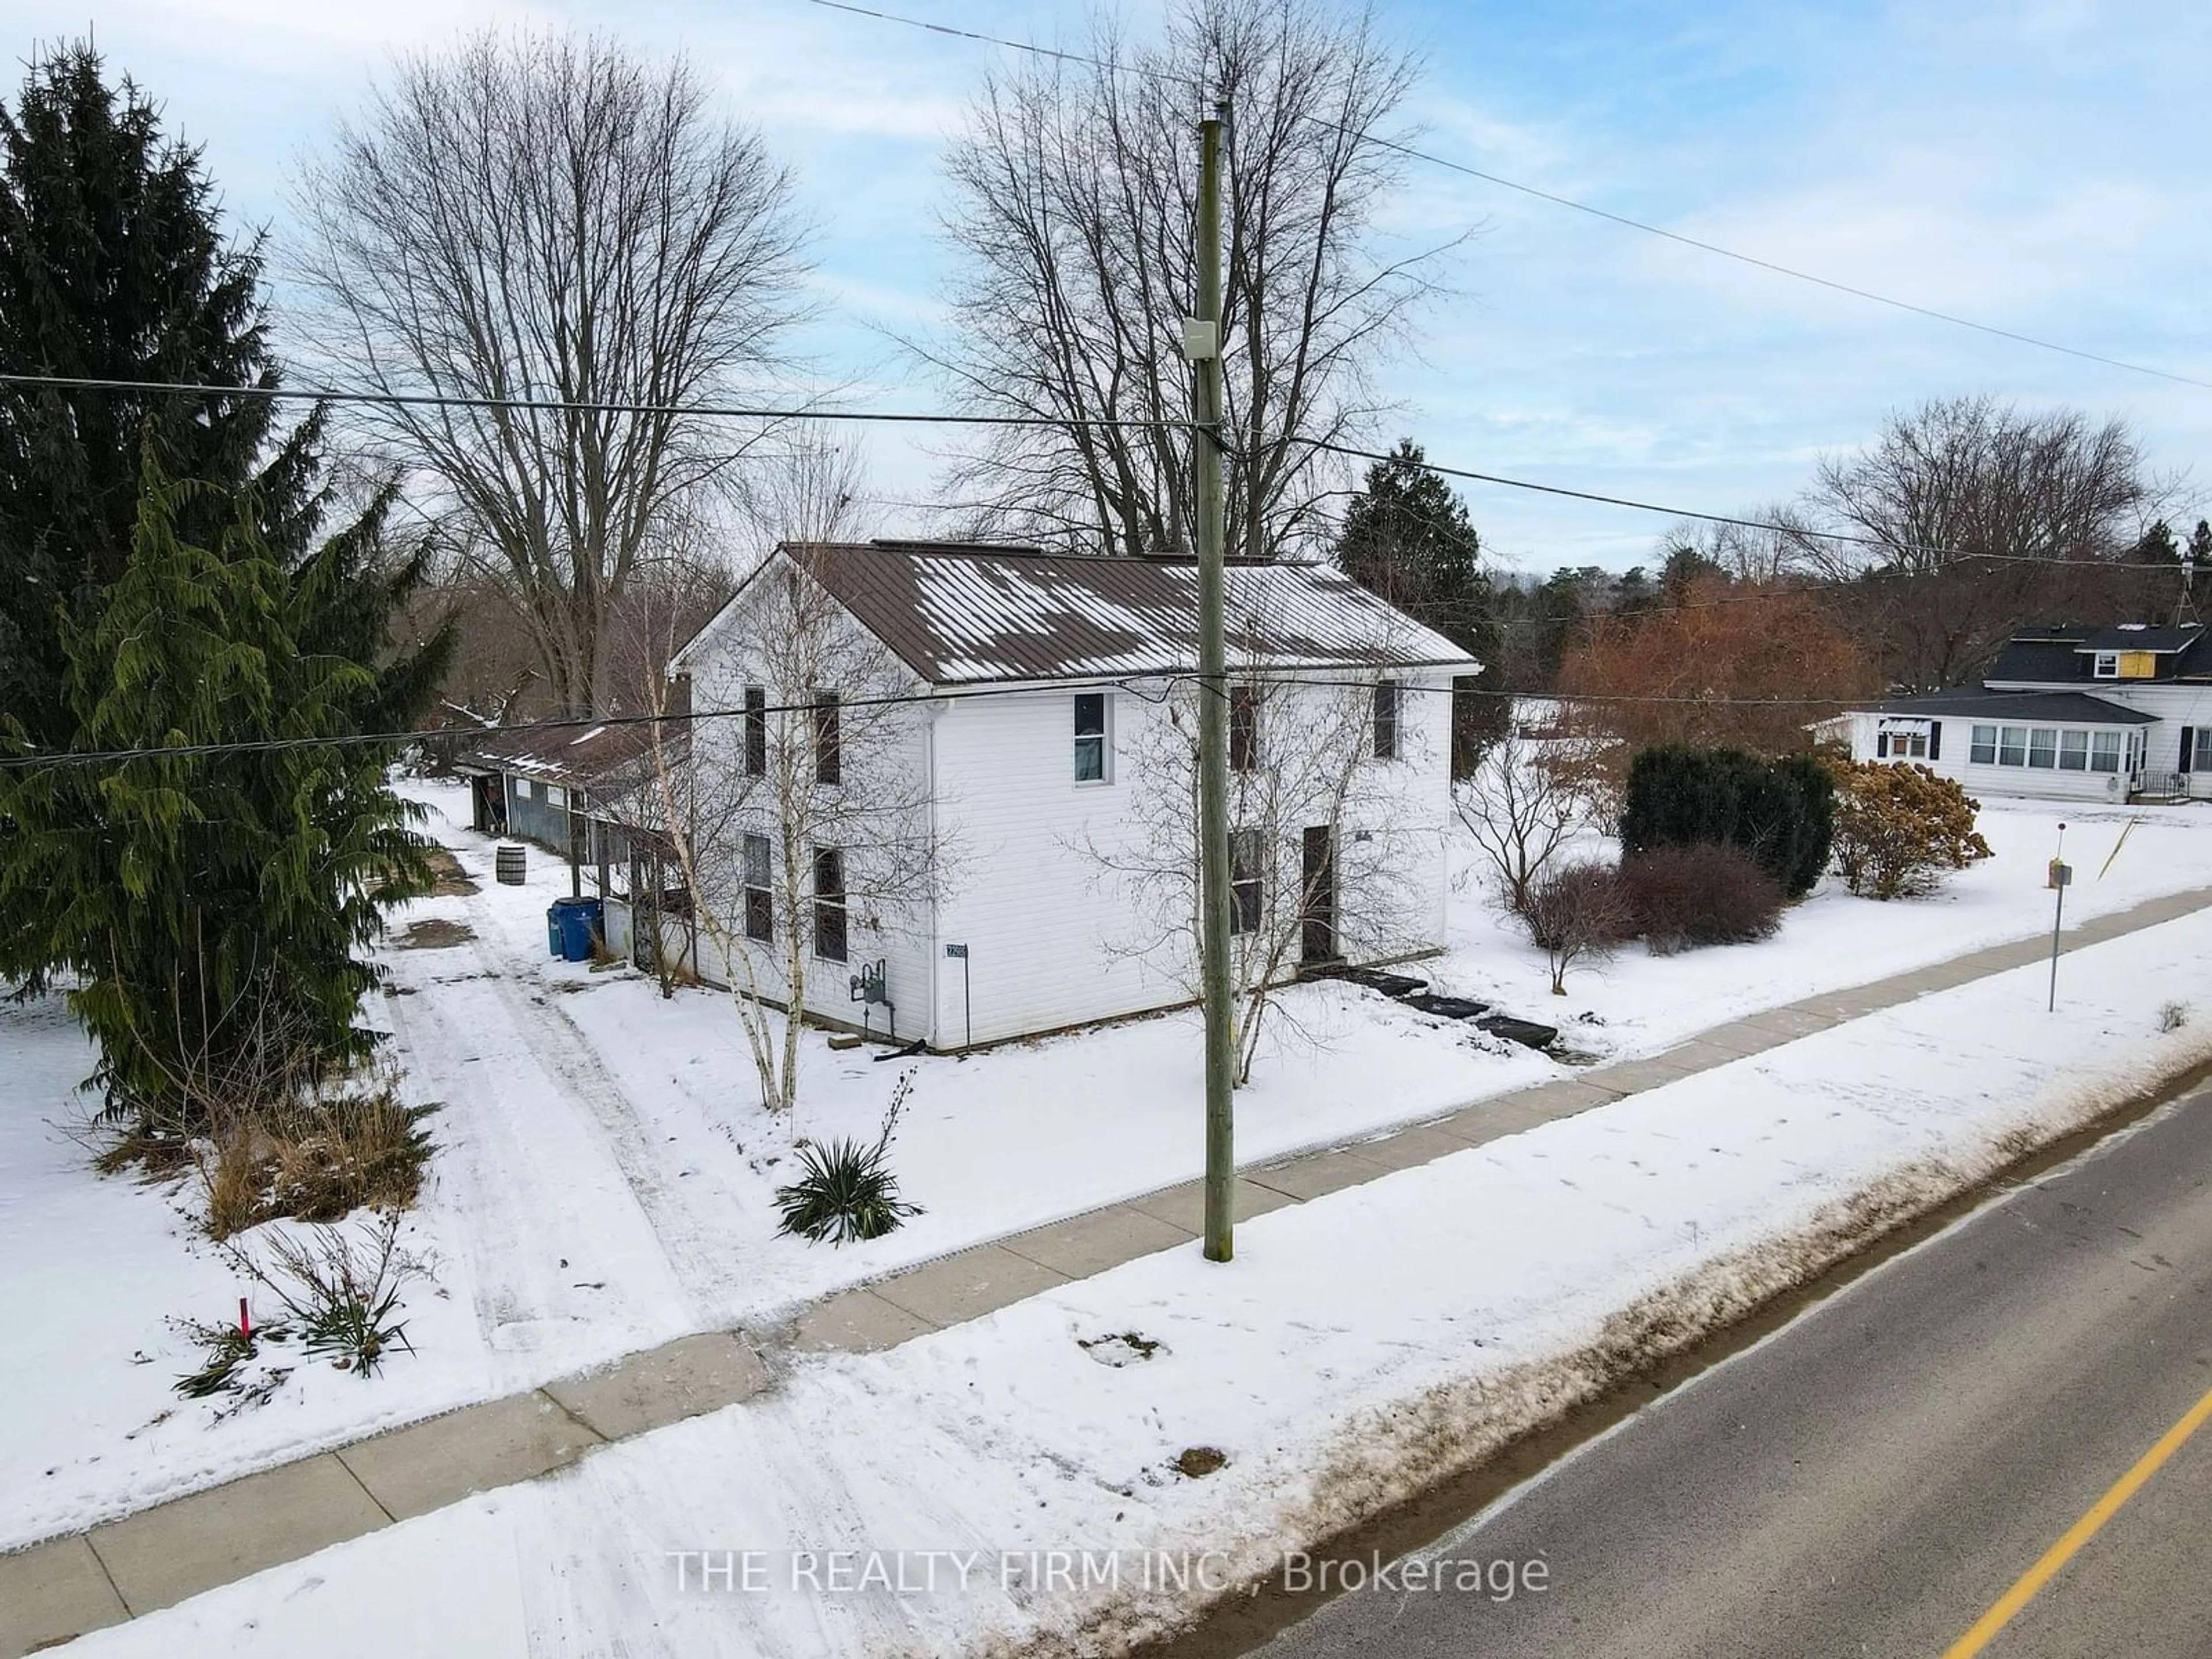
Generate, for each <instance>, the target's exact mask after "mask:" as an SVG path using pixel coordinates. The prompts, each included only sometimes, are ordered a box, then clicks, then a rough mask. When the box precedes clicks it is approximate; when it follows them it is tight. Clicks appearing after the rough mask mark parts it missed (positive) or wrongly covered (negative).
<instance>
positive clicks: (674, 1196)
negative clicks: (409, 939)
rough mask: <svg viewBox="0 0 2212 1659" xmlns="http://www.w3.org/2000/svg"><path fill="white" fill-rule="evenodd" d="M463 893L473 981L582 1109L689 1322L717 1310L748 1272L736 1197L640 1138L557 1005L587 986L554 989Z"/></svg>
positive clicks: (632, 1109)
mask: <svg viewBox="0 0 2212 1659" xmlns="http://www.w3.org/2000/svg"><path fill="white" fill-rule="evenodd" d="M468 903H469V908H470V910H471V912H472V920H473V921H474V923H475V927H476V934H477V937H476V938H475V939H473V940H472V941H471V949H472V950H473V951H474V953H475V955H476V957H477V961H478V962H479V963H481V964H482V966H483V970H484V971H485V973H486V975H487V977H486V979H485V980H483V981H481V982H482V983H483V984H485V985H488V986H489V987H491V988H492V991H493V994H495V995H496V996H497V997H498V998H499V1000H500V1001H501V1003H502V1004H503V1006H505V1007H506V1009H507V1012H508V1015H509V1017H510V1018H511V1019H512V1020H513V1023H514V1024H515V1025H516V1026H517V1027H518V1029H520V1030H525V1031H526V1032H527V1033H529V1035H530V1036H531V1038H532V1054H533V1056H534V1058H535V1059H536V1060H537V1061H538V1064H539V1065H540V1066H543V1067H544V1068H545V1069H546V1070H547V1071H549V1072H550V1073H553V1074H554V1076H555V1077H556V1079H557V1080H558V1081H559V1082H560V1084H561V1085H562V1087H563V1088H564V1089H565V1091H566V1092H567V1095H568V1098H569V1099H571V1100H573V1101H574V1103H576V1104H577V1105H579V1106H580V1107H581V1108H582V1109H584V1111H585V1112H586V1114H588V1115H589V1116H590V1119H591V1121H592V1123H593V1124H594V1125H595V1126H596V1127H597V1129H598V1131H599V1136H600V1138H601V1140H602V1142H603V1144H604V1146H605V1151H606V1153H607V1155H608V1157H609V1158H610V1159H611V1162H612V1164H613V1165H614V1167H615V1169H616V1170H617V1171H618V1172H619V1173H620V1175H621V1176H622V1179H623V1182H625V1183H626V1184H627V1185H628V1187H629V1191H630V1194H631V1196H632V1197H633V1198H634V1199H635V1200H636V1203H637V1206H638V1207H639V1209H640V1210H641V1211H642V1212H643V1213H644V1215H645V1218H646V1220H647V1224H648V1225H650V1226H651V1227H652V1229H653V1236H654V1237H655V1238H656V1239H657V1240H658V1241H659V1245H660V1249H661V1250H662V1252H663V1254H664V1255H665V1256H666V1258H667V1260H668V1261H669V1262H670V1264H671V1267H672V1269H673V1270H674V1272H675V1273H676V1276H677V1280H678V1285H680V1286H681V1288H682V1290H683V1291H684V1293H685V1295H686V1297H687V1298H688V1300H689V1302H690V1306H691V1310H692V1313H693V1317H694V1320H695V1328H702V1327H704V1326H706V1325H708V1324H710V1323H714V1322H716V1321H717V1320H718V1319H720V1318H724V1317H727V1316H728V1310H731V1309H732V1308H734V1307H735V1306H737V1305H738V1304H740V1303H741V1301H742V1300H743V1297H744V1292H745V1290H746V1288H747V1286H748V1285H749V1284H750V1282H751V1281H750V1278H749V1276H748V1275H747V1273H745V1271H744V1268H745V1261H746V1254H745V1246H744V1240H743V1239H741V1238H740V1237H738V1234H737V1233H736V1231H734V1230H733V1229H732V1227H731V1226H730V1225H729V1222H730V1219H731V1218H732V1217H733V1216H734V1215H735V1214H736V1213H737V1209H738V1205H739V1203H740V1202H741V1201H742V1200H740V1199H739V1198H738V1195H737V1194H733V1193H731V1192H729V1191H728V1190H727V1189H726V1188H725V1187H724V1186H723V1184H722V1183H721V1182H718V1181H716V1180H715V1179H714V1177H713V1176H712V1174H711V1172H709V1171H708V1170H700V1171H698V1172H697V1173H696V1176H684V1175H681V1174H679V1173H678V1171H677V1170H676V1169H675V1168H673V1167H672V1166H671V1161H670V1160H669V1158H667V1157H666V1156H665V1154H664V1153H663V1152H662V1151H661V1148H660V1147H659V1146H657V1145H656V1144H654V1143H653V1141H652V1140H651V1139H649V1138H648V1136H647V1131H646V1128H645V1125H644V1121H643V1120H642V1119H641V1116H640V1115H639V1112H638V1109H637V1108H636V1106H635V1104H634V1103H632V1101H631V1100H630V1098H629V1096H628V1095H627V1094H626V1093H625V1092H624V1091H623V1087H622V1085H621V1083H620V1082H619V1081H617V1079H616V1078H615V1076H614V1074H613V1073H611V1072H610V1071H609V1070H608V1069H607V1067H606V1066H605V1064H604V1063H603V1062H602V1061H601V1060H600V1059H599V1054H598V1051H597V1050H596V1049H595V1048H593V1047H592V1042H591V1040H590V1038H588V1037H586V1036H585V1035H584V1033H583V1031H582V1030H580V1028H579V1027H578V1026H577V1024H575V1022H574V1020H572V1019H571V1018H569V1017H568V1013H567V1012H565V1011H564V1010H563V1009H562V1007H561V1006H559V998H560V997H561V996H562V995H564V994H565V995H578V996H586V995H589V994H591V993H590V992H589V991H588V990H585V991H577V992H570V993H563V992H560V991H557V990H554V989H552V988H551V987H550V985H547V984H546V982H545V981H540V980H539V979H538V975H537V972H536V968H535V964H534V963H529V962H525V961H523V960H520V958H519V957H517V956H516V954H515V953H514V952H513V951H512V950H510V949H508V948H507V947H505V946H504V945H502V944H501V941H500V939H499V938H498V935H497V933H496V932H495V927H496V924H495V921H493V919H492V917H491V916H490V915H489V914H488V911H487V909H486V907H485V904H484V901H483V898H482V897H481V896H471V898H470V899H469V901H468ZM532 987H543V988H536V989H534V988H532Z"/></svg>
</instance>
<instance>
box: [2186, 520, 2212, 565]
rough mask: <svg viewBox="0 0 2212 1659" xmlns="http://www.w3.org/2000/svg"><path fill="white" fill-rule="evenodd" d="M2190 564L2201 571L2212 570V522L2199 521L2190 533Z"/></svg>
mask: <svg viewBox="0 0 2212 1659" xmlns="http://www.w3.org/2000/svg"><path fill="white" fill-rule="evenodd" d="M2189 562H2190V563H2191V565H2194V566H2195V567H2196V568H2198V569H2200V570H2212V520H2204V519H2199V520H2197V528H2196V529H2195V530H2194V531H2192V532H2191V533H2190V537H2189Z"/></svg>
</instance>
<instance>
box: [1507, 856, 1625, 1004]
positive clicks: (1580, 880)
mask: <svg viewBox="0 0 2212 1659" xmlns="http://www.w3.org/2000/svg"><path fill="white" fill-rule="evenodd" d="M1521 920H1522V922H1523V923H1524V924H1525V925H1526V926H1527V927H1528V938H1529V939H1530V941H1531V942H1532V943H1533V944H1534V945H1535V946H1536V948H1537V949H1538V950H1540V951H1543V952H1544V954H1545V955H1546V957H1548V958H1549V959H1550V962H1551V968H1552V994H1553V996H1561V997H1563V996H1565V995H1566V994H1567V984H1566V978H1567V969H1569V968H1570V967H1571V966H1572V965H1573V964H1574V963H1577V962H1580V961H1588V960H1592V959H1595V958H1597V957H1605V956H1609V955H1611V954H1612V952H1613V950H1614V949H1615V948H1617V947H1618V946H1619V945H1620V943H1621V941H1622V940H1623V939H1631V938H1633V937H1634V936H1635V935H1634V920H1633V918H1632V916H1631V915H1630V914H1629V909H1628V903H1627V895H1626V891H1625V890H1624V889H1623V888H1622V885H1621V881H1620V872H1619V871H1618V870H1616V869H1614V868H1613V866H1611V865H1609V864H1603V863H1600V862H1599V861H1598V860H1595V859H1584V860H1578V861H1577V862H1576V863H1573V864H1565V865H1560V866H1557V867H1556V868H1553V869H1551V870H1548V871H1547V872H1545V873H1544V874H1543V875H1542V876H1541V877H1540V878H1537V880H1536V881H1535V882H1534V884H1533V885H1532V886H1531V887H1530V888H1529V890H1528V903H1527V904H1526V905H1525V906H1524V907H1523V908H1522V911H1521Z"/></svg>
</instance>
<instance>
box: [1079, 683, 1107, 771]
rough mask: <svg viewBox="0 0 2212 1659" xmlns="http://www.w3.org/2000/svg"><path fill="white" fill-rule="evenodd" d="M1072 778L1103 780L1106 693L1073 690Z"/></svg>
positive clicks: (1104, 766) (1104, 767) (1104, 769)
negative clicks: (1073, 761)
mask: <svg viewBox="0 0 2212 1659" xmlns="http://www.w3.org/2000/svg"><path fill="white" fill-rule="evenodd" d="M1075 781H1077V782H1078V783H1103V782H1105V781H1106V694H1105V693H1104V692H1103V691H1079V692H1077V693H1076V694H1075Z"/></svg>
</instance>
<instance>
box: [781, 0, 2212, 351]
mask: <svg viewBox="0 0 2212 1659" xmlns="http://www.w3.org/2000/svg"><path fill="white" fill-rule="evenodd" d="M808 3H810V4H812V5H817V6H822V7H825V8H827V9H829V10H831V11H842V12H849V13H851V14H852V15H854V16H856V17H868V18H873V19H875V20H877V21H880V22H885V23H896V24H900V25H902V26H903V27H908V28H915V29H921V30H924V31H926V32H927V33H932V34H946V35H953V36H957V37H958V38H959V39H961V40H974V41H978V42H981V43H982V44H983V45H986V46H1004V47H1006V49H1007V50H1008V51H1010V52H1030V53H1033V54H1035V55H1036V56H1037V57H1041V58H1057V59H1059V60H1060V61H1061V62H1063V63H1073V64H1090V65H1091V66H1092V67H1094V68H1097V69H1103V70H1110V71H1113V72H1115V73H1118V74H1123V75H1136V76H1145V77H1147V78H1150V79H1154V80H1161V81H1168V82H1174V83H1176V84H1177V85H1182V86H1192V85H1195V84H1197V83H1196V82H1195V81H1194V80H1193V78H1192V77H1190V76H1182V75H1176V74H1174V73H1172V72H1170V71H1168V70H1149V69H1143V68H1139V67H1138V66H1137V65H1134V64H1117V63H1115V62H1113V61H1112V60H1110V59H1109V58H1095V57H1091V56H1090V55H1088V54H1086V53H1084V52H1068V51H1065V50H1062V49H1060V48H1056V47H1053V46H1037V45H1036V44H1034V43H1033V42H1029V41H1022V40H1006V39H1005V38H1004V37H1003V36H1000V35H995V34H981V33H976V32H975V30H973V29H962V28H953V27H948V26H947V25H945V24H942V23H933V22H930V21H927V19H924V18H920V17H907V16H902V15H899V14H897V13H896V12H888V11H878V10H875V9H872V8H870V7H866V6H858V5H853V4H849V3H848V0H808ZM1303 119H1304V120H1305V121H1307V122H1309V123H1310V124H1312V125H1316V126H1319V127H1322V128H1323V129H1325V130H1327V131H1331V132H1336V133H1341V134H1343V135H1344V136H1346V137H1350V138H1352V139H1353V140H1354V141H1355V142H1360V143H1370V144H1373V145H1375V146H1376V148H1378V149H1387V150H1389V151H1392V152H1393V153H1395V154H1396V155H1403V156H1405V157H1407V159H1408V160H1410V161H1425V162H1426V163H1428V164H1429V165H1430V166H1431V167H1443V168H1444V169H1445V170H1446V171H1447V172H1450V173H1461V174H1463V175H1464V176H1465V177H1467V178H1469V179H1480V181H1481V182H1482V183H1484V184H1487V185H1497V186H1498V188H1499V189H1501V190H1510V191H1516V192H1518V193H1519V194H1521V195H1523V196H1527V197H1533V198H1534V200H1537V201H1540V202H1548V203H1550V204H1552V205H1553V206H1554V207H1561V208H1565V209H1568V210H1571V211H1572V212H1576V213H1582V214H1587V215H1589V216H1590V217H1591V218H1594V219H1602V220H1604V221H1605V222H1607V223H1608V224H1612V225H1618V226H1620V227H1621V228H1624V229H1627V230H1635V231H1641V232H1642V233H1643V234H1645V235H1647V236H1656V237H1659V238H1661V239H1662V240H1666V241H1669V242H1673V243H1675V244H1677V245H1678V246H1682V247H1687V248H1695V249H1696V250H1697V251H1698V252H1701V253H1710V254H1713V255H1715V256H1716V257H1717V258H1723V259H1732V260H1734V261H1735V262H1736V263H1737V264H1743V265H1749V266H1751V267H1753V269H1754V270H1764V271H1767V272H1769V273H1771V275H1774V276H1787V277H1790V278H1792V279H1793V280H1795V281H1797V282H1801V283H1811V284H1813V285H1814V287H1816V288H1824V289H1828V290H1829V291H1830V292H1831V293H1834V294H1843V295H1850V297H1851V298H1853V299H1858V300H1865V301H1870V302H1872V303H1873V304H1875V305H1880V306H1887V307H1890V308H1891V309H1893V310H1896V311H1902V312H1906V313H1910V314H1911V315H1913V316H1915V317H1921V318H1925V319H1929V320H1930V321H1933V322H1938V323H1948V324H1950V325H1952V326H1954V327H1955V328H1965V329H1972V331H1974V332H1976V333H1978V334H1986V335H1990V336H1992V337H1995V338H1997V339H2000V340H2010V341H2012V342H2014V343H2016V344H2019V345H2025V346H2033V347H2034V348H2036V349H2038V350H2041V351H2055V352H2058V353H2060V354H2062V355H2063V356H2069V357H2074V358H2078V359H2080V360H2081V361H2082V362H2092V363H2100V364H2102V365H2103V366H2104V367H2106V368H2118V369H2123V370H2124V371H2126V372H2127V373H2129V374H2148V375H2151V376H2154V378H2156V379H2158V380H2171V381H2173V382H2175V383H2177V384H2179V385H2182V386H2201V387H2203V388H2204V389H2205V390H2207V391H2212V380H2200V379H2199V378H2197V376H2195V375H2193V374H2178V373H2176V372H2175V371H2173V370H2172V369H2166V368H2153V367H2152V366H2150V365H2149V364H2148V363H2137V362H2129V361H2128V360H2127V359H2125V358H2123V357H2110V356H2106V355H2105V354H2103V353H2102V352H2097V351H2089V350H2085V349H2082V348H2081V347H2080V346H2070V345H2066V344H2063V343H2060V342H2059V341H2057V340H2047V339H2045V338H2043V337H2040V336H2039V335H2034V334H2026V333H2022V332H2021V331H2019V330H2017V329H2010V328H2001V327H1999V326H1998V325H1996V324H1994V323H1984V322H1978V321H1976V320H1975V319H1973V318H1971V317H1961V316H1960V315H1959V314H1958V313H1955V312H1949V311H1939V310H1937V309H1936V307H1933V306H1923V305H1920V304H1917V303H1916V302H1914V301H1911V300H1900V299H1898V298H1897V297H1896V296H1894V295H1888V294H1883V293H1881V292H1879V291H1878V290H1876V289H1870V288H1862V287H1860V286H1859V285H1857V283H1845V282H1839V281H1838V280H1837V279H1836V278H1834V277H1832V276H1820V274H1819V273H1817V272H1815V271H1810V270H1801V269H1799V268H1798V267H1796V266H1795V265H1785V264H1782V263H1781V262H1780V261H1778V260H1774V259H1767V258H1761V257H1760V256H1759V255H1758V254H1755V253H1746V252H1741V250H1740V249H1736V248H1732V247H1728V246H1723V245H1722V244H1721V243H1718V242H1709V241H1706V240H1704V239H1703V238H1701V237H1697V236H1691V235H1688V234H1685V233H1683V232H1681V231H1679V230H1669V229H1668V228H1666V227H1665V226H1664V225H1655V224H1652V223H1650V222H1648V221H1645V220H1643V219H1636V218H1632V217H1630V216H1628V215H1626V214H1625V213H1615V212H1613V210H1611V209H1609V208H1601V207H1599V206H1597V205H1596V204H1595V203H1591V202H1584V201H1579V200H1577V198H1575V197H1571V196H1563V195H1561V194H1559V192H1558V191H1550V190H1545V189H1542V188H1541V187H1540V186H1538V185H1528V184H1523V183H1522V182H1521V181H1520V180H1519V179H1509V178H1507V177H1506V176H1505V175H1504V174H1503V173H1492V172H1489V171H1487V170H1486V169H1484V168H1481V167H1472V166H1469V165H1468V163H1467V162H1464V161H1453V160H1452V159H1451V158H1450V157H1449V156H1445V155H1437V154H1435V153H1434V152H1433V151H1431V150H1425V149H1419V148H1418V147H1417V146H1415V145H1413V144H1407V143H1400V142H1399V141H1398V140H1396V139H1393V138H1385V137H1383V136H1382V135H1381V134H1380V133H1376V132H1370V131H1364V130H1355V129H1353V128H1351V127H1348V126H1346V125H1343V124H1342V123H1340V122H1333V121H1329V120H1328V119H1326V118H1322V117H1321V116H1315V115H1309V116H1305V117H1303Z"/></svg>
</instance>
